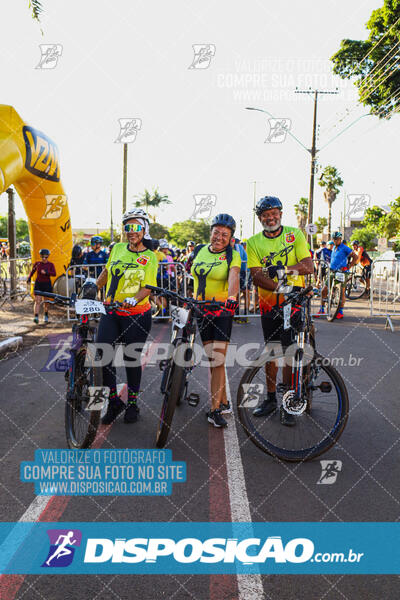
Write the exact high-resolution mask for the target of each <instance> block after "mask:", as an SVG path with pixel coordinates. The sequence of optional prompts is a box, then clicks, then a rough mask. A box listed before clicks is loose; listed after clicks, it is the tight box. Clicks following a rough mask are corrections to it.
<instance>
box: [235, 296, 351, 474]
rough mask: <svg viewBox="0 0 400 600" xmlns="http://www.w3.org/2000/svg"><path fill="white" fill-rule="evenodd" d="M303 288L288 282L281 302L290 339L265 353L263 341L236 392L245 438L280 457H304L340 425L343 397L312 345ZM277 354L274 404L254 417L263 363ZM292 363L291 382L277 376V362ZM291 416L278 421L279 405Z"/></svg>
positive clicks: (330, 441) (324, 444) (327, 444)
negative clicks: (289, 343) (279, 348)
mask: <svg viewBox="0 0 400 600" xmlns="http://www.w3.org/2000/svg"><path fill="white" fill-rule="evenodd" d="M311 289H312V286H309V287H308V288H306V289H303V288H301V289H300V290H299V288H297V289H296V288H293V291H292V292H290V293H289V294H287V295H285V301H284V303H283V304H282V307H281V309H282V311H283V320H284V329H288V328H292V329H293V330H294V331H295V333H296V343H295V345H294V346H292V347H289V348H288V349H286V352H283V351H282V352H281V353H280V354H279V352H278V353H276V352H274V356H273V358H272V359H271V355H270V354H269V350H268V346H267V347H266V348H265V350H264V352H263V353H262V354H261V356H259V357H258V358H257V359H256V360H255V361H253V363H252V364H251V365H250V366H249V367H248V368H247V369H246V371H245V372H244V374H243V376H242V378H241V381H240V384H239V388H238V392H237V410H238V416H239V420H240V422H241V424H242V426H243V429H244V431H245V432H246V434H247V435H248V436H249V438H250V439H251V441H252V442H253V443H254V444H255V445H256V446H258V447H259V448H260V449H261V450H263V451H264V452H266V453H268V454H271V455H273V456H276V457H277V458H279V459H281V460H285V461H292V462H299V461H306V460H310V459H312V458H315V457H316V456H319V455H320V454H322V453H323V452H326V451H327V450H328V449H329V448H331V446H333V445H334V444H335V443H336V442H337V440H338V439H339V437H340V436H341V434H342V433H343V430H344V428H345V426H346V422H347V417H348V412H349V400H348V395H347V390H346V386H345V384H344V382H343V379H342V378H341V376H340V375H339V373H338V372H337V371H336V369H334V368H333V367H332V366H331V365H330V364H329V360H327V359H325V358H323V357H322V356H321V355H320V354H319V353H318V352H316V351H315V334H314V327H313V323H312V318H311V314H310V303H311V299H310V297H309V296H308V295H307V294H308V293H309V292H310V290H311ZM276 358H279V359H280V362H282V363H283V364H281V368H280V369H279V371H278V376H277V393H276V395H277V408H276V409H275V411H274V412H272V413H270V414H269V415H267V416H265V417H264V416H263V417H259V416H258V417H257V416H255V415H254V410H255V408H257V406H258V405H259V404H260V403H261V401H262V400H263V399H264V398H266V393H264V392H265V387H266V386H265V384H266V372H265V365H266V363H267V362H271V360H276ZM284 364H288V365H290V366H291V367H292V372H291V383H290V385H288V384H287V383H285V382H284V381H283V374H282V366H284ZM283 410H284V411H286V412H287V413H289V414H290V415H293V416H294V419H295V422H294V425H293V426H291V427H288V426H286V425H284V424H283V423H282V421H281V417H282V411H283Z"/></svg>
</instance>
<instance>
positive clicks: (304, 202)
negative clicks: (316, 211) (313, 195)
mask: <svg viewBox="0 0 400 600" xmlns="http://www.w3.org/2000/svg"><path fill="white" fill-rule="evenodd" d="M294 212H295V214H296V217H297V224H298V226H299V227H300V229H302V230H303V231H304V230H305V227H306V225H307V217H308V198H300V200H299V201H298V203H297V204H295V205H294Z"/></svg>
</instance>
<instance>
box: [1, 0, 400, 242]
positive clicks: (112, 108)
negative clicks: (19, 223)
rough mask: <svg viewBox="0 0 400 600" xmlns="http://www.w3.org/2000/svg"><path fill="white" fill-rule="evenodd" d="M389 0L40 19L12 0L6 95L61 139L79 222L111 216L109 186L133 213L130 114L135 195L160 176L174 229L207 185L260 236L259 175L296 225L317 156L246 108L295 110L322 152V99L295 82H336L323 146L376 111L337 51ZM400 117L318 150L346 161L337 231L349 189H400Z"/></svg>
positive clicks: (300, 132) (291, 116) (267, 0)
mask: <svg viewBox="0 0 400 600" xmlns="http://www.w3.org/2000/svg"><path fill="white" fill-rule="evenodd" d="M382 3H383V2H382V0H364V1H361V0H349V1H348V2H343V1H341V0H325V1H324V2H320V1H318V0H303V2H296V1H295V0H291V1H288V0H286V1H281V2H272V1H271V0H264V1H262V0H247V1H246V2H240V3H239V2H237V3H234V2H231V1H230V2H229V1H228V0H219V1H218V2H215V1H212V0H202V1H201V2H196V1H194V0H184V1H183V0H181V1H177V0H169V1H168V2H165V1H162V0H157V1H151V0H147V1H145V0H142V1H141V2H139V1H135V0H113V2H112V3H111V2H108V1H106V0H85V1H84V2H82V1H80V2H78V1H76V0H51V1H50V0H43V2H42V4H43V8H44V14H43V16H42V20H41V25H38V24H37V23H36V22H35V21H34V20H32V18H31V15H30V11H29V9H28V1H27V0H26V1H25V0H13V1H11V0H7V1H5V0H0V7H1V11H2V33H1V38H0V66H1V74H2V86H1V90H2V92H1V97H0V103H2V104H10V105H12V106H13V107H14V108H15V109H16V111H17V112H18V113H19V114H20V115H21V117H22V118H23V119H24V120H25V121H26V122H27V123H28V124H29V125H31V126H33V127H36V128H37V129H39V130H41V131H43V132H44V133H46V134H47V135H48V136H49V137H50V138H51V139H53V140H54V141H55V142H56V144H57V145H58V148H59V152H60V159H61V180H62V183H63V185H64V189H65V190H66V194H67V196H68V204H69V208H70V212H71V221H72V227H73V228H82V229H83V228H85V227H88V228H89V227H91V228H93V227H97V226H98V227H99V228H100V229H105V228H106V227H108V226H109V221H110V197H111V190H112V197H113V212H114V220H115V221H118V220H119V217H120V215H121V210H122V156H123V145H122V144H121V143H118V142H116V140H117V139H118V135H119V131H120V127H119V119H124V118H127V119H139V120H140V129H138V131H137V135H136V139H135V140H134V141H133V142H132V143H129V145H128V193H127V205H128V207H129V206H131V205H132V204H133V202H134V201H135V199H136V198H135V196H137V195H140V194H141V193H142V192H143V191H144V189H145V188H148V189H150V190H151V189H153V188H154V187H158V188H159V191H160V193H162V194H167V195H168V196H169V198H170V200H171V202H172V204H171V205H169V206H167V207H165V208H163V209H162V210H160V211H158V213H157V214H158V220H159V222H161V223H163V224H165V225H167V226H169V225H171V224H172V223H174V222H176V221H181V220H184V219H190V218H192V217H193V211H194V207H195V200H194V196H195V195H203V194H207V195H211V197H212V198H215V206H214V207H212V213H211V214H216V213H218V212H229V213H230V214H232V215H233V216H234V217H235V219H236V221H237V222H238V227H239V226H240V225H239V224H240V222H241V224H242V232H241V235H242V237H247V236H249V235H251V233H252V222H253V219H252V207H253V194H254V183H253V182H254V181H256V182H257V183H256V197H257V198H259V197H261V196H264V195H276V196H279V197H280V198H281V200H282V202H283V204H284V218H283V220H284V223H285V224H287V225H296V219H295V213H294V205H295V204H296V203H297V202H298V200H299V199H300V197H302V196H308V192H309V173H310V158H309V153H308V152H307V150H306V149H305V148H304V147H302V146H301V145H300V144H299V143H297V142H296V141H295V140H294V139H293V138H291V137H290V136H289V135H286V136H285V135H284V133H283V138H284V139H283V141H279V142H278V143H277V142H275V141H272V142H271V141H268V137H269V134H270V124H269V118H270V117H269V116H268V115H266V114H263V113H261V112H254V111H248V110H245V107H246V106H253V107H258V108H261V109H263V110H266V111H268V112H269V113H270V115H272V116H273V117H274V118H276V119H279V120H282V119H285V121H284V123H285V124H286V126H288V127H290V131H291V132H292V133H293V135H295V136H296V137H297V138H298V139H299V140H300V141H301V142H302V144H304V146H305V147H306V148H309V147H310V146H311V134H312V112H313V101H312V97H311V96H310V95H309V94H296V93H295V89H296V87H298V88H299V89H309V88H310V87H311V88H315V87H317V88H318V89H322V90H326V91H334V90H336V88H338V92H339V93H338V94H336V95H326V96H322V97H321V99H320V101H319V103H318V124H319V128H318V139H317V147H322V146H323V145H325V144H327V143H328V142H330V140H331V139H332V138H333V137H334V136H335V135H336V134H337V133H339V132H340V131H341V129H343V128H345V127H346V126H348V125H350V124H351V123H352V122H353V121H356V120H357V119H358V118H359V117H362V115H364V114H366V113H367V112H368V109H367V108H365V107H362V106H360V105H359V104H358V103H357V93H356V90H355V88H354V86H353V84H352V83H351V82H350V81H343V80H341V79H339V78H338V77H336V76H333V74H332V69H331V63H330V61H329V58H330V57H331V56H332V55H333V54H334V53H335V52H336V51H337V50H338V49H339V46H340V42H341V40H342V39H343V38H351V39H365V38H366V36H367V31H366V29H365V23H366V22H367V20H368V18H369V16H370V14H371V12H372V10H374V9H375V8H378V7H379V6H381V4H382ZM42 32H43V34H42ZM40 44H57V45H59V47H62V48H61V55H60V56H59V57H58V60H57V65H56V66H55V68H53V69H40V68H35V67H37V66H38V64H39V62H40V58H41V50H40V48H39V45H40ZM196 44H199V45H205V44H210V48H211V54H213V55H212V56H211V59H210V62H209V64H208V67H207V68H202V69H201V68H190V67H191V65H192V63H193V60H194V56H195V52H194V49H193V46H194V45H196ZM197 64H198V65H200V64H201V63H197ZM203 64H207V61H204V63H203ZM348 113H349V114H348ZM346 115H347V116H346ZM137 123H139V121H137ZM399 123H400V117H399V115H396V116H395V117H394V118H392V119H391V120H390V121H388V122H386V121H383V122H381V121H379V120H378V119H377V118H376V117H371V116H367V117H365V118H364V117H363V118H361V119H360V120H359V121H357V122H356V123H354V125H352V126H351V127H350V128H349V130H348V131H346V132H345V133H344V134H343V135H342V136H340V137H338V139H337V140H334V141H332V143H329V145H328V146H327V147H326V148H325V149H323V150H321V152H320V153H319V155H318V156H319V164H320V168H323V167H324V166H326V165H334V166H336V167H337V169H338V170H339V172H340V174H341V176H342V178H343V180H344V185H343V191H342V193H341V194H340V195H339V196H338V198H337V200H336V202H335V204H334V208H333V225H334V227H336V226H338V225H339V224H340V214H341V212H342V211H343V209H344V198H345V195H348V194H365V195H366V197H367V198H368V199H369V201H370V203H371V205H373V204H377V205H387V204H388V203H389V202H390V201H391V200H393V199H394V198H395V197H397V196H399V195H400V191H399V189H398V187H396V180H397V181H398V177H397V175H396V174H397V171H398V156H399V138H400V136H399ZM281 137H282V136H281ZM272 139H273V140H274V139H278V140H280V138H279V137H278V138H272ZM317 177H318V175H317ZM314 205H315V208H314V220H315V218H317V217H319V216H327V205H326V203H325V201H324V199H323V189H322V188H321V187H320V186H318V185H316V186H315V197H314ZM6 210H7V196H6V194H3V195H2V196H0V213H3V214H5V213H6ZM23 216H24V210H23V207H22V203H21V202H20V201H19V200H18V202H17V217H23ZM258 230H259V225H258V224H257V225H256V231H258Z"/></svg>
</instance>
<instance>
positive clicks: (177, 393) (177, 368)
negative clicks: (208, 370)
mask: <svg viewBox="0 0 400 600" xmlns="http://www.w3.org/2000/svg"><path fill="white" fill-rule="evenodd" d="M146 288H148V289H149V290H152V291H153V292H155V293H156V294H157V295H159V296H164V297H165V298H167V299H168V300H170V301H171V302H174V303H175V304H176V305H174V306H172V305H171V318H172V334H171V345H170V348H171V351H170V354H171V356H169V357H168V358H166V359H164V360H162V361H160V370H161V371H163V376H162V379H161V387H160V390H161V394H162V395H163V401H162V405H161V413H160V419H159V422H158V428H157V434H156V446H157V448H164V446H165V444H166V443H167V439H168V435H169V432H170V431H171V424H172V419H173V416H174V413H175V408H176V406H179V405H180V404H181V402H182V401H184V400H187V401H188V403H189V404H190V405H191V406H197V404H198V403H199V401H200V397H199V396H198V394H194V393H192V394H189V393H188V388H189V382H188V378H189V375H190V374H191V372H192V370H193V367H194V353H193V346H194V340H195V337H196V319H195V316H196V314H201V313H202V311H203V310H205V309H207V310H210V311H213V310H220V309H221V307H222V306H223V303H221V302H217V301H214V300H211V301H208V300H205V301H204V300H195V299H194V298H185V297H184V296H180V295H179V294H177V293H176V292H173V291H171V290H167V289H163V288H161V287H156V286H152V285H146ZM179 305H184V306H179Z"/></svg>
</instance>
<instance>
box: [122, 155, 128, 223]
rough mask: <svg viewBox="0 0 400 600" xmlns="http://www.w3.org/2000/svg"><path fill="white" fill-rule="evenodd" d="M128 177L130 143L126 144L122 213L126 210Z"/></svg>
mask: <svg viewBox="0 0 400 600" xmlns="http://www.w3.org/2000/svg"><path fill="white" fill-rule="evenodd" d="M127 178H128V144H124V175H123V182H122V214H123V213H124V212H126V182H127Z"/></svg>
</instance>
